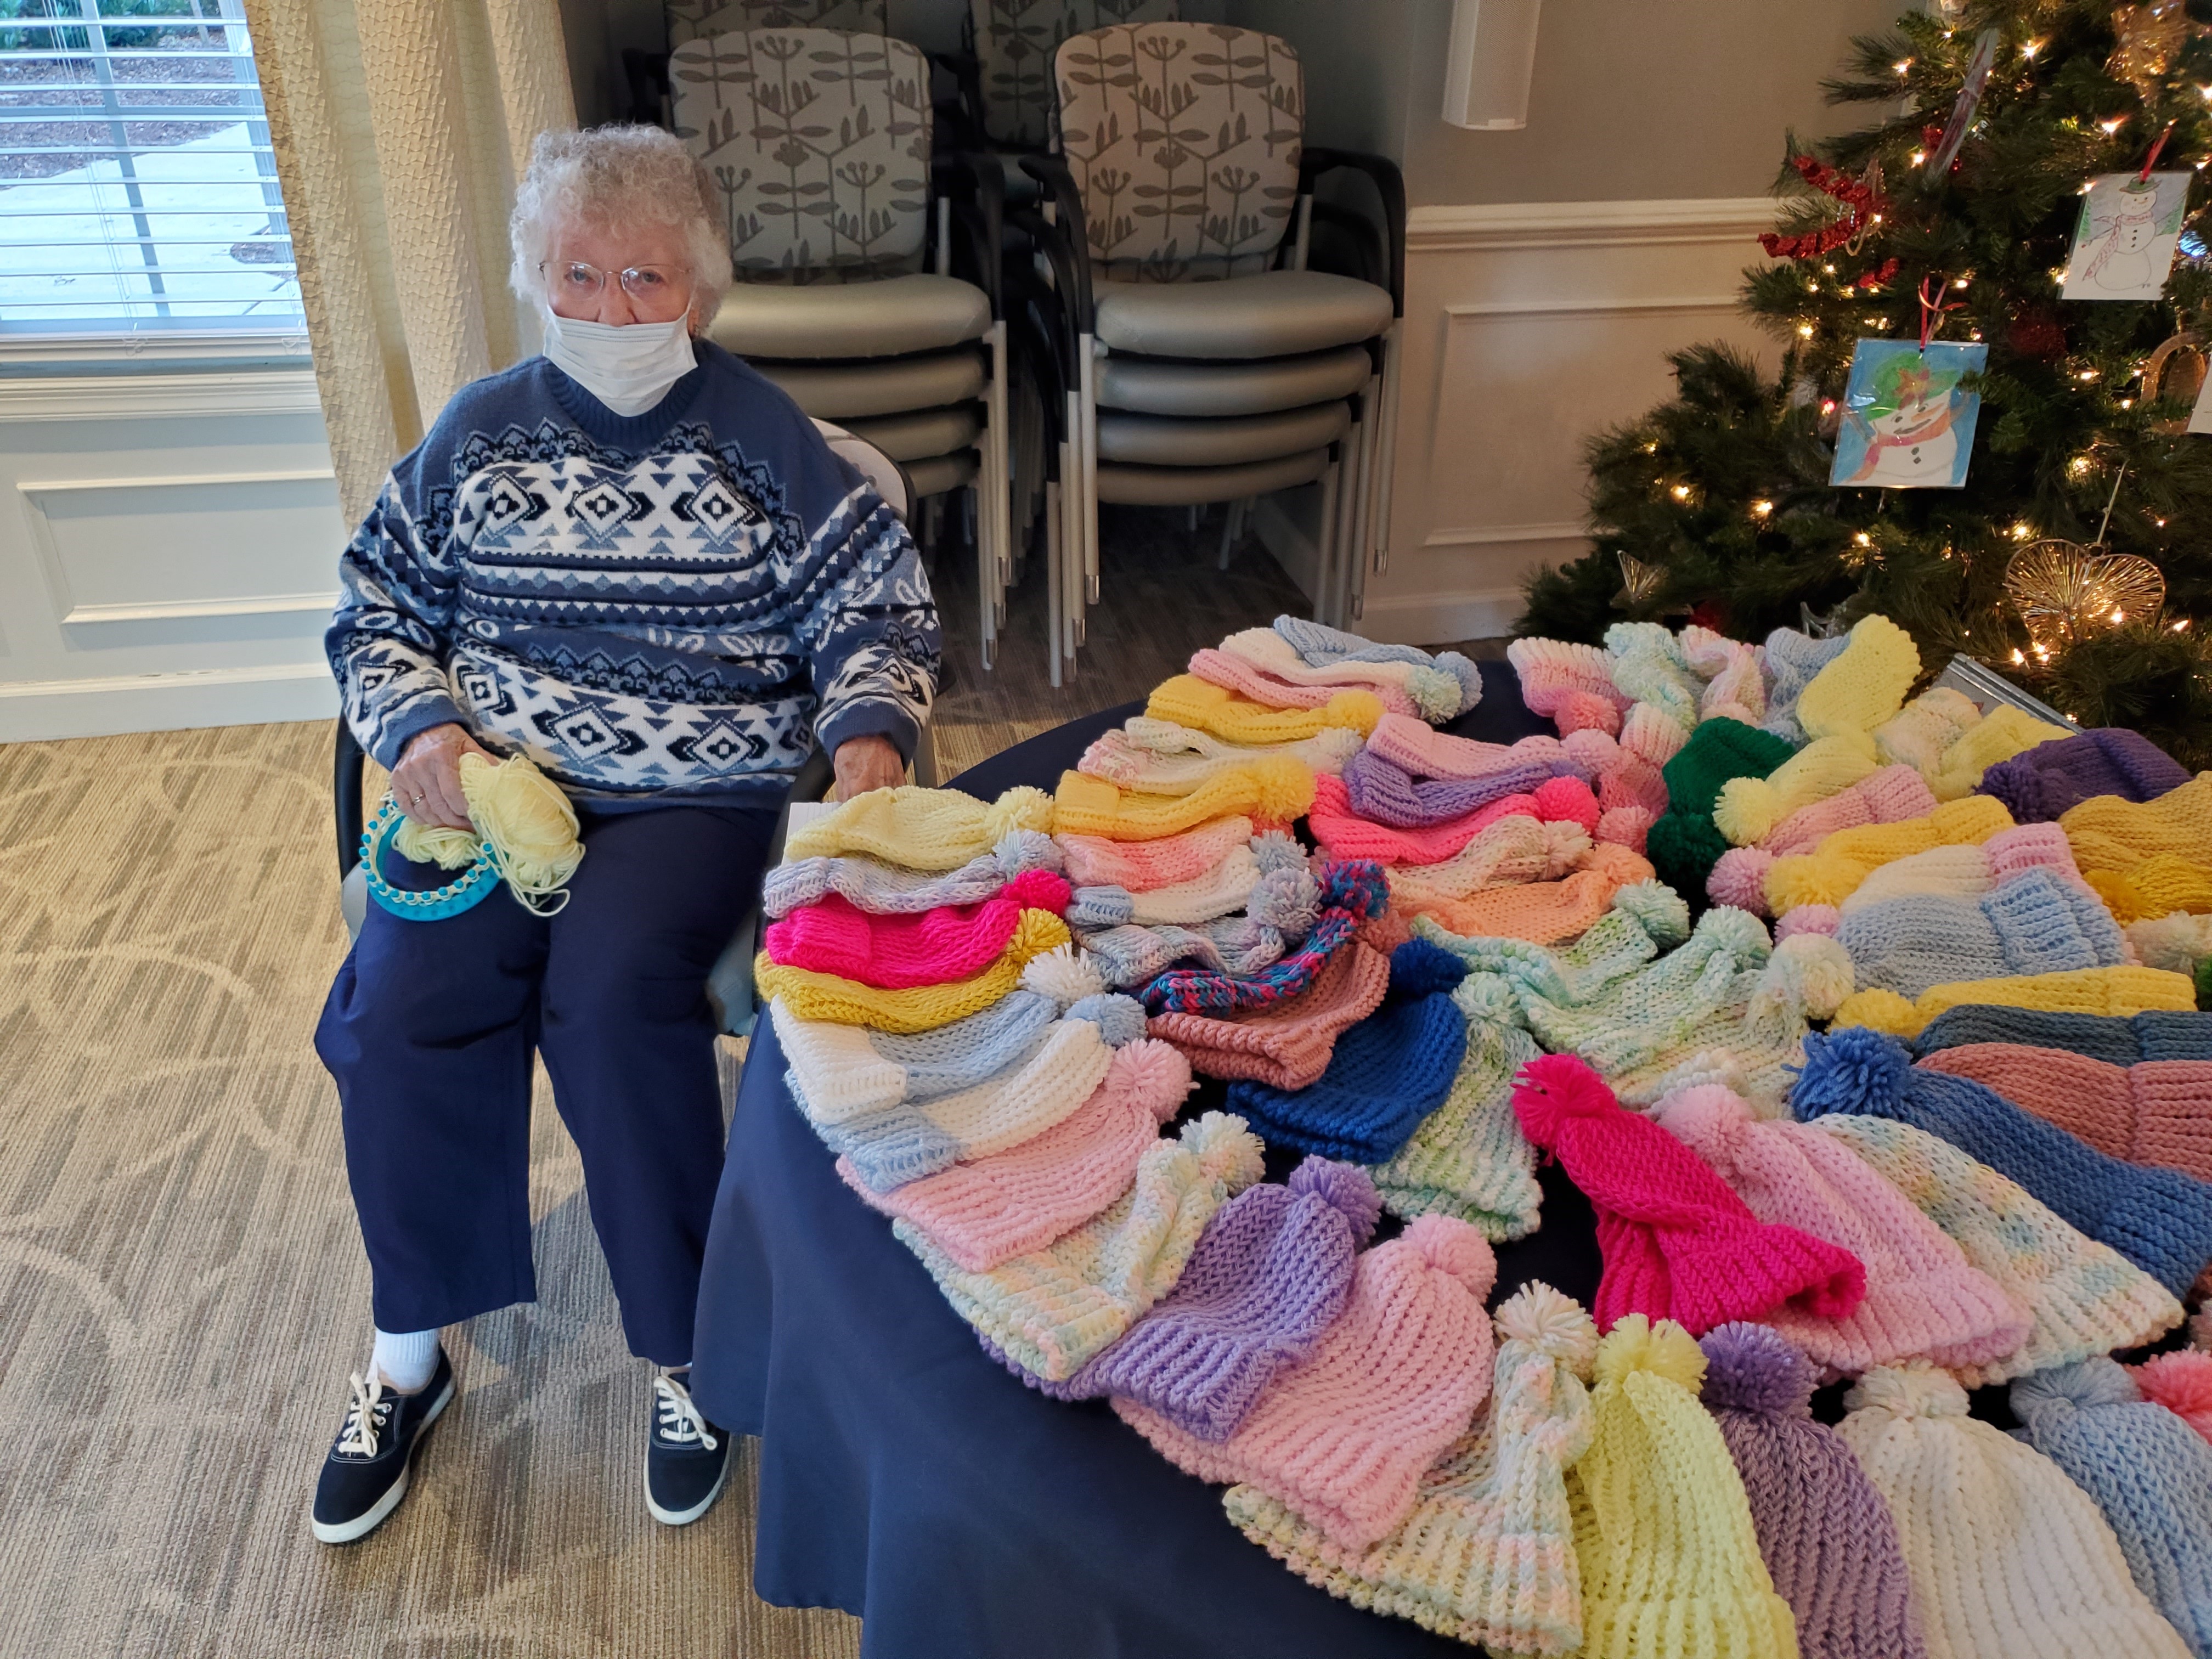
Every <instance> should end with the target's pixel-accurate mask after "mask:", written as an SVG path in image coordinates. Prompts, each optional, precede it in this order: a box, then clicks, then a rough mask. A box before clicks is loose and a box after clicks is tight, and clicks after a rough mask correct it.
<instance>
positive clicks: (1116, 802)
mask: <svg viewBox="0 0 2212 1659" xmlns="http://www.w3.org/2000/svg"><path fill="white" fill-rule="evenodd" d="M1313 786H1314V774H1313V769H1312V768H1311V767H1310V766H1307V765H1304V763H1301V762H1298V761H1294V760H1290V759H1286V758H1285V757H1281V756H1273V757H1268V758H1267V759H1264V760H1256V761H1250V762H1247V763H1245V764H1243V765H1242V766H1235V767H1231V768H1229V769H1226V770H1225V771H1221V772H1218V773H1216V774H1215V775H1213V776H1212V777H1211V778H1208V779H1207V780H1206V781H1205V782H1204V783H1202V784H1200V786H1199V787H1197V788H1195V789H1194V790H1192V791H1190V792H1189V793H1188V794H1182V795H1145V794H1139V793H1135V792H1134V791H1125V790H1121V789H1117V788H1115V787H1114V786H1113V785H1112V784H1110V783H1108V782H1107V781H1105V780H1104V779H1103V778H1089V777H1085V776H1084V775H1083V774H1082V773H1080V772H1063V773H1061V774H1060V787H1059V789H1058V790H1057V791H1056V792H1055V793H1054V796H1053V810H1052V829H1053V833H1054V835H1055V836H1061V837H1066V836H1104V837H1105V838H1106V839H1107V840H1109V841H1158V840H1161V839H1162V838H1164V837H1165V836H1179V835H1181V834H1182V833H1183V832H1184V831H1185V830H1187V829H1197V828H1198V827H1199V826H1200V824H1202V823H1206V822H1208V821H1209V820H1211V819H1213V818H1219V817H1230V816H1231V815H1232V814H1234V815H1238V816H1243V817H1254V818H1259V819H1262V820H1264V821H1266V823H1267V824H1269V825H1270V826H1279V825H1282V824H1286V823H1290V822H1291V820H1292V819H1293V818H1297V817H1304V815H1305V811H1306V809H1307V808H1308V807H1310V806H1311V805H1313V799H1314V789H1313ZM1244 833H1245V836H1249V835H1250V834H1251V833H1252V832H1251V829H1249V827H1248V828H1247V829H1246V830H1245V832H1244ZM1060 845H1061V847H1062V848H1063V849H1067V842H1066V840H1064V839H1063V840H1062V841H1061V843H1060ZM1191 873H1195V872H1191ZM1068 877H1069V879H1070V880H1072V881H1078V882H1085V883H1086V884H1087V883H1088V882H1089V881H1090V880H1091V879H1094V878H1087V877H1085V876H1082V875H1080V874H1079V873H1078V872H1077V870H1076V868H1075V864H1074V857H1073V851H1072V850H1070V857H1069V867H1068ZM1176 879H1177V880H1187V879H1188V874H1186V875H1184V876H1179V877H1177V878H1176ZM1121 885H1122V886H1124V887H1127V886H1128V885H1129V884H1128V883H1127V882H1126V881H1124V882H1122V883H1121ZM1151 885H1164V883H1152V884H1151Z"/></svg>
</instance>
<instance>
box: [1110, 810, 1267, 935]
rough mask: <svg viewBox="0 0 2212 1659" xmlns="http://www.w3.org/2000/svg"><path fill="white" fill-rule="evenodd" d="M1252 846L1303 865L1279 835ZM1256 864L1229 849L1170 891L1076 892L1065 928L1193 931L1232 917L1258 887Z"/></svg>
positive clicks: (1250, 854) (1247, 852)
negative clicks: (1282, 851)
mask: <svg viewBox="0 0 2212 1659" xmlns="http://www.w3.org/2000/svg"><path fill="white" fill-rule="evenodd" d="M1253 845H1254V846H1260V845H1267V846H1269V847H1276V846H1280V847H1282V848H1285V850H1286V851H1287V853H1288V854H1289V856H1290V857H1291V859H1292V860H1295V861H1297V863H1299V864H1301V865H1303V864H1304V854H1302V853H1300V852H1298V851H1297V843H1296V842H1292V841H1291V838H1290V836H1286V835H1285V834H1284V833H1283V832H1282V831H1281V830H1279V829H1275V830H1270V831H1269V832H1268V833H1267V835H1265V836H1255V837H1254V838H1253ZM1260 877H1261V866H1260V860H1259V857H1258V855H1257V854H1255V853H1254V851H1253V850H1252V847H1232V848H1230V849H1229V856H1228V857H1227V858H1225V859H1224V860H1222V861H1221V862H1220V863H1219V864H1218V865H1216V866H1214V867H1213V868H1212V869H1211V870H1209V871H1207V872H1206V873H1205V874H1204V875H1202V876H1200V877H1199V878H1197V879H1196V880H1194V881H1182V882H1177V883H1176V884H1175V885H1173V886H1172V887H1155V888H1152V889H1151V890H1146V891H1132V890H1130V889H1128V888H1127V887H1078V888H1076V889H1075V890H1074V893H1073V897H1072V898H1071V899H1070V901H1069V903H1068V908H1067V925H1068V926H1069V927H1092V928H1096V927H1125V926H1127V925H1129V924H1132V923H1133V924H1135V925H1136V926H1138V927H1163V926H1166V927H1196V926H1198V925H1199V924H1200V923H1201V922H1207V921H1219V920H1220V919H1221V918H1222V917H1223V916H1227V915H1235V914H1236V913H1237V911H1239V910H1242V909H1243V908H1244V907H1245V905H1246V904H1247V903H1249V902H1250V900H1251V897H1252V890H1253V889H1254V888H1255V887H1257V886H1258V885H1259V884H1260Z"/></svg>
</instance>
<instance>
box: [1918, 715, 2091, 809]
mask: <svg viewBox="0 0 2212 1659" xmlns="http://www.w3.org/2000/svg"><path fill="white" fill-rule="evenodd" d="M2070 735H2072V734H2071V732H2070V730H2069V728H2068V727H2066V726H2054V725H2052V724H2051V722H2050V721H2049V720H2038V719H2036V717H2035V716H2034V715H2033V714H2029V713H2027V710H2025V709H2021V708H2013V707H2012V706H2011V705H2010V704H2008V703H1999V704H1998V705H1997V706H1996V708H1993V709H1991V710H1990V712H1989V713H1988V714H1984V715H1983V716H1982V718H1981V719H1980V720H1978V721H1977V722H1976V723H1975V724H1974V725H1972V726H1969V727H1968V728H1967V729H1966V731H1964V732H1960V734H1959V740H1958V741H1957V742H1956V743H1954V744H1952V745H1951V746H1950V747H1949V748H1948V749H1946V750H1944V751H1943V760H1942V764H1941V765H1939V766H1938V767H1937V768H1936V770H1935V771H1933V772H1931V773H1929V775H1928V787H1929V788H1930V789H1932V790H1933V791H1935V793H1936V799H1937V800H1957V799H1959V798H1960V796H1962V795H1967V794H1971V793H1973V790H1974V788H1975V787H1976V786H1977V785H1978V784H1979V783H1980V782H1981V781H1982V775H1983V774H1984V772H1986V771H1987V770H1988V769H1990V767H1992V766H1994V765H1996V763H1998V762H2000V761H2007V760H2010V759H2011V758H2012V757H2014V756H2015V755H2017V754H2021V753H2022V752H2024V751H2025V750H2030V749H2033V748H2035V747H2036V746H2038V745H2039V744H2045V743H2049V742H2051V741H2052V740H2053V739H2054V738H2063V737H2069V736H2070Z"/></svg>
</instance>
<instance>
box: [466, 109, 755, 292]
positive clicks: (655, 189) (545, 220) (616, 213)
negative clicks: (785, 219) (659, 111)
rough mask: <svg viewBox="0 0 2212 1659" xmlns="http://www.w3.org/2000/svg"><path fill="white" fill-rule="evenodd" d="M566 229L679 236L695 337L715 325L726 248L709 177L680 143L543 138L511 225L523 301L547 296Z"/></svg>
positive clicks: (598, 136) (655, 130)
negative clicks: (686, 258) (550, 262)
mask: <svg viewBox="0 0 2212 1659" xmlns="http://www.w3.org/2000/svg"><path fill="white" fill-rule="evenodd" d="M563 223H574V224H579V225H589V226H592V227H593V228H604V227H606V226H610V225H617V224H625V223H626V224H644V225H673V226H678V227H680V228H682V230H683V231H684V236H685V238H686V240H688V241H689V242H690V250H691V279H692V292H691V313H690V314H691V326H692V329H693V330H694V331H697V330H699V329H701V328H703V327H704V326H705V325H707V323H708V321H710V320H711V319H713V317H714V311H715V308H716V307H718V306H720V304H721V301H722V295H723V293H724V292H725V291H726V289H728V288H729V286H730V245H729V241H728V239H727V238H726V236H725V234H723V229H722V225H721V218H720V213H719V212H718V211H717V210H716V204H715V196H714V186H713V185H712V184H711V183H710V182H709V181H708V177H707V169H706V168H705V167H702V166H701V165H700V163H699V162H698V161H697V160H696V159H695V158H694V157H693V155H692V154H691V152H690V150H688V149H684V141H683V140H682V139H680V138H678V137H676V136H675V135H674V134H673V133H670V132H664V131H661V129H660V128H659V127H647V126H630V125H615V126H604V127H591V128H587V129H586V131H582V132H576V131H562V132H541V133H539V134H538V141H537V142H536V143H534V144H532V146H531V149H530V165H529V167H527V168H526V169H525V170H524V172H523V175H522V179H521V181H520V183H519V184H517V185H516V186H515V190H514V211H513V214H511V215H510V216H508V218H507V240H508V241H509V242H510V243H512V244H513V248H514V264H513V266H512V267H511V268H510V269H509V270H508V272H507V283H508V284H509V285H510V286H511V287H512V288H513V289H514V291H515V293H516V295H519V296H520V298H521V299H522V300H524V301H526V302H529V303H532V304H534V303H536V302H537V301H538V300H539V299H540V298H542V297H543V295H544V291H545V286H544V281H543V279H542V278H541V277H540V276H539V275H538V266H539V265H540V264H543V263H544V261H545V260H546V259H547V258H549V257H550V253H551V248H552V240H553V237H554V234H556V231H557V230H558V229H559V228H560V227H561V226H562V224H563Z"/></svg>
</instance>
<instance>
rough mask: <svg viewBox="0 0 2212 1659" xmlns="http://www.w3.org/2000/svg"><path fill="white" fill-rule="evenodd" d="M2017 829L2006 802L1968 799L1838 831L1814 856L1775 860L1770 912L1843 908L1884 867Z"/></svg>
mask: <svg viewBox="0 0 2212 1659" xmlns="http://www.w3.org/2000/svg"><path fill="white" fill-rule="evenodd" d="M2012 827H2013V823H2012V814H2011V813H2010V812H2008V811H2006V810H2005V805H2004V803H2003V802H2002V801H2000V800H1995V799H1991V798H1990V797H1989V796H1987V795H1969V796H1967V797H1966V799H1964V800H1953V801H1946V802H1944V803H1943V805H1941V806H1939V807H1937V808H1936V810H1935V811H1932V812H1930V813H1929V814H1928V815H1927V816H1926V817H1918V818H1903V819H1900V820H1899V821H1898V822H1897V823H1863V824H1861V825H1859V826H1858V827H1857V829H1838V830H1837V831H1836V832H1835V833H1834V834H1833V835H1832V836H1826V837H1824V838H1823V839H1822V841H1821V842H1820V845H1819V846H1818V847H1816V848H1814V849H1813V850H1812V851H1811V852H1809V853H1802V854H1797V855H1796V856H1794V857H1791V858H1786V859H1777V860H1775V861H1774V866H1773V868H1771V870H1769V871H1768V872H1766V903H1767V908H1768V909H1769V910H1770V911H1771V914H1773V915H1783V914H1784V913H1785V912H1787V911H1790V910H1794V909H1796V908H1797V907H1798V906H1799V905H1801V904H1841V903H1842V902H1844V900H1845V899H1847V898H1849V897H1850V896H1851V895H1852V894H1853V893H1854V892H1856V891H1857V890H1858V884H1860V883H1861V882H1863V881H1864V880H1865V879H1866V878H1867V877H1868V876H1869V874H1871V873H1872V872H1874V871H1875V870H1876V869H1878V868H1880V867H1881V866H1882V865H1885V864H1893V863H1895V862H1896V861H1897V860H1899V859H1904V858H1911V856H1912V855H1913V854H1915V853H1925V852H1927V851H1929V849H1930V848H1936V847H1978V846H1980V845H1981V844H1982V843H1983V842H1985V841H1987V840H1988V839H1989V838H1990V836H1994V835H1995V834H1996V833H1997V831H1998V830H2000V829H2011V828H2012Z"/></svg>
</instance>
